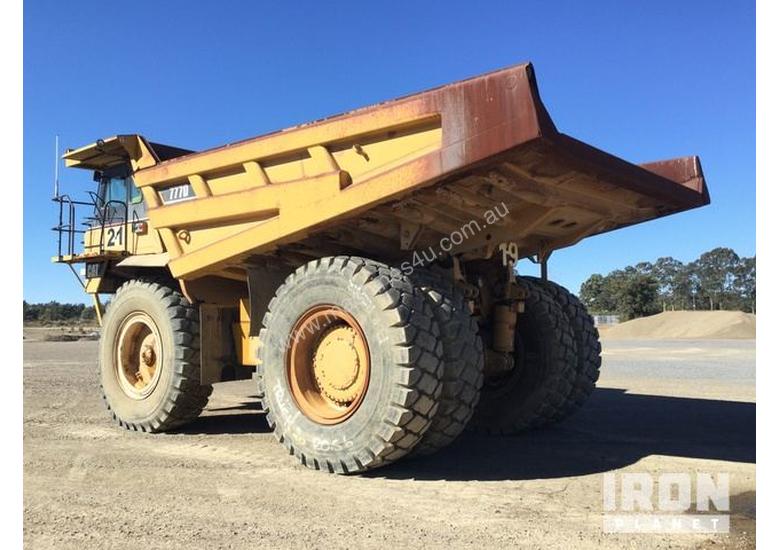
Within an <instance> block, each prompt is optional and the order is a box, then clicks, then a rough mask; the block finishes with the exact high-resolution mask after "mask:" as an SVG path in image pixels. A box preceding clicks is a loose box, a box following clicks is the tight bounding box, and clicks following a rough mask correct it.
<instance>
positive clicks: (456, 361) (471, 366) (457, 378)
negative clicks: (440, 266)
mask: <svg viewBox="0 0 780 550" xmlns="http://www.w3.org/2000/svg"><path fill="white" fill-rule="evenodd" d="M412 279H413V280H414V282H415V284H416V285H417V286H418V288H419V289H420V290H422V292H423V293H424V294H425V296H426V298H427V300H428V303H429V304H430V305H431V309H432V311H433V316H434V318H435V319H436V322H437V323H438V325H439V333H440V335H441V336H440V339H441V343H442V351H443V354H444V374H443V378H442V382H443V384H442V392H441V399H440V403H439V409H438V411H436V414H435V415H434V418H433V422H432V423H431V427H430V428H428V431H427V432H425V435H423V438H422V441H420V443H419V445H418V446H417V447H415V449H414V452H415V454H422V455H427V454H432V453H435V452H436V451H438V450H439V449H441V448H443V447H446V446H447V445H449V444H450V443H452V442H453V441H454V440H455V439H456V438H457V437H458V436H459V435H460V434H461V433H462V432H463V430H464V429H465V427H466V425H467V424H468V423H469V421H470V420H471V417H472V415H473V414H474V409H475V408H476V406H477V402H478V401H479V392H480V389H481V388H482V379H483V367H484V357H485V356H484V353H485V352H484V350H483V348H482V337H481V336H480V335H479V326H478V324H477V320H476V318H475V317H474V316H473V315H472V314H471V309H470V308H469V304H468V302H467V301H466V298H465V297H464V296H463V293H462V292H461V291H460V290H459V289H458V288H457V287H456V286H455V285H454V284H453V282H452V280H451V278H450V277H447V275H446V274H444V273H440V272H438V271H435V270H434V269H416V270H415V271H414V273H413V274H412Z"/></svg>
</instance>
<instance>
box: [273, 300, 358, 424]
mask: <svg viewBox="0 0 780 550" xmlns="http://www.w3.org/2000/svg"><path fill="white" fill-rule="evenodd" d="M290 341H291V345H290V349H289V351H288V354H287V374H288V380H289V383H290V389H291V390H292V395H293V398H294V399H295V402H296V404H297V405H298V408H299V409H300V410H301V412H303V413H304V414H305V415H306V416H307V417H309V418H310V419H311V420H314V421H315V422H319V423H321V424H336V423H339V422H343V421H344V420H346V419H347V418H348V417H349V416H351V415H352V414H353V413H354V412H355V411H356V410H357V408H358V407H359V406H360V403H361V402H362V400H363V397H364V396H365V393H366V391H367V389H368V379H369V371H370V361H369V353H368V344H367V342H366V339H365V336H364V334H363V331H362V329H361V328H360V325H359V324H358V323H357V321H356V320H355V318H354V317H353V316H352V315H350V314H349V313H347V312H346V311H344V310H342V309H340V308H337V307H335V306H319V307H317V308H313V309H312V310H309V311H308V312H306V313H305V314H304V315H302V316H301V318H300V319H299V320H298V322H297V323H296V325H295V327H294V329H293V333H292V335H291V339H290Z"/></svg>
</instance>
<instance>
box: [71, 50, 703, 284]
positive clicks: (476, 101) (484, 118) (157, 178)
mask: <svg viewBox="0 0 780 550" xmlns="http://www.w3.org/2000/svg"><path fill="white" fill-rule="evenodd" d="M139 140H140V143H141V144H146V146H147V147H148V148H149V149H152V148H153V146H151V145H149V144H148V143H147V142H146V141H145V140H143V139H142V138H139ZM136 149H138V150H142V149H144V147H136ZM79 151H80V154H81V155H82V157H84V158H86V153H84V151H85V150H79ZM130 155H131V156H132V157H133V159H132V160H133V166H134V168H136V172H135V174H134V180H135V184H136V185H137V186H139V187H140V188H141V189H142V191H143V194H144V198H145V199H146V202H147V204H148V205H149V206H150V209H149V220H150V224H151V226H152V227H154V228H155V229H157V230H159V231H160V237H161V240H162V246H164V248H165V251H166V252H167V253H168V256H167V257H168V258H169V259H170V261H169V266H170V268H171V270H172V272H173V274H174V276H177V277H181V278H185V279H190V278H196V277H199V276H202V275H206V274H222V275H230V276H240V274H242V273H243V268H245V267H246V266H247V265H250V264H252V263H254V262H258V261H263V259H265V258H267V257H268V256H275V257H278V258H280V259H287V260H290V259H291V258H293V259H302V260H307V259H310V258H312V257H318V256H322V255H325V254H330V253H335V254H344V253H350V252H354V253H360V254H361V255H364V256H368V257H374V258H382V259H386V260H398V261H401V260H403V259H405V258H409V257H410V255H411V254H412V251H414V250H426V249H429V248H431V247H432V248H433V249H435V250H439V249H440V247H441V243H442V239H443V238H444V239H450V240H451V242H449V245H448V248H447V250H446V251H447V252H448V253H453V254H460V255H461V256H462V257H463V258H464V259H465V260H469V259H477V258H487V257H491V256H492V255H493V254H495V253H496V251H497V247H498V246H499V243H502V242H506V241H511V242H514V243H516V244H517V247H518V253H519V255H520V257H523V256H527V255H532V254H537V253H546V252H550V251H552V250H555V249H557V248H562V247H565V246H570V245H572V244H574V243H576V242H578V241H579V240H581V239H582V238H584V237H587V236H590V235H595V234H598V233H602V232H605V231H610V230H613V229H616V228H619V227H624V226H626V225H631V224H635V223H639V222H642V221H646V220H651V219H654V218H658V217H660V216H665V215H668V214H672V213H675V212H680V211H683V210H688V209H691V208H696V207H698V206H702V205H705V204H708V202H709V195H708V192H707V187H706V184H705V181H704V176H703V174H702V169H701V166H700V163H699V159H698V158H697V157H695V156H692V157H684V158H678V159H673V160H667V161H661V162H652V163H647V164H640V165H636V164H632V163H630V162H626V161H624V160H621V159H619V158H617V157H614V156H612V155H610V154H608V153H605V152H603V151H601V150H599V149H596V148H595V147H592V146H590V145H587V144H585V143H582V142H581V141H578V140H576V139H574V138H572V137H569V136H567V135H565V134H562V133H560V132H558V130H557V129H556V127H555V125H554V124H553V122H552V120H551V118H550V116H549V115H548V113H547V110H546V109H545V107H544V105H543V104H542V102H541V100H540V98H539V93H538V90H537V86H536V80H535V77H534V71H533V67H532V66H531V65H530V64H524V65H517V66H513V67H510V68H507V69H503V70H499V71H495V72H492V73H489V74H485V75H482V76H479V77H476V78H472V79H468V80H464V81H460V82H456V83H453V84H449V85H446V86H442V87H439V88H436V89H433V90H429V91H427V92H422V93H419V94H415V95H411V96H407V97H403V98H400V99H396V100H393V101H388V102H385V103H381V104H378V105H374V106H371V107H366V108H363V109H359V110H356V111H353V112H350V113H346V114H343V115H338V116H335V117H331V118H328V119H324V120H320V121H316V122H313V123H310V124H305V125H302V126H298V127H294V128H290V129H287V130H284V131H280V132H276V133H272V134H269V135H265V136H261V137H258V138H254V139H250V140H246V141H242V142H238V143H234V144H231V145H227V146H224V147H220V148H216V149H211V150H207V151H203V152H199V153H192V154H184V155H183V156H176V157H174V158H170V160H161V158H162V155H155V154H153V153H152V154H151V155H148V158H146V159H144V158H141V157H140V156H139V155H141V156H142V155H143V151H141V152H140V153H138V152H136V153H135V155H134V154H133V153H130ZM74 158H75V157H74ZM66 159H67V155H66ZM74 164H76V165H77V164H78V162H77V161H74ZM489 210H493V211H495V212H498V213H499V214H503V213H504V212H506V214H505V215H503V216H500V217H499V219H497V220H495V223H492V224H491V223H484V222H485V213H486V212H487V211H489ZM472 220H476V221H477V222H478V223H477V225H478V226H479V228H478V229H477V225H474V224H473V223H472V224H471V229H468V230H467V229H465V226H466V225H467V224H469V222H471V221H472ZM456 233H460V236H459V235H456ZM453 236H454V238H452V237H453ZM461 236H463V237H464V238H461Z"/></svg>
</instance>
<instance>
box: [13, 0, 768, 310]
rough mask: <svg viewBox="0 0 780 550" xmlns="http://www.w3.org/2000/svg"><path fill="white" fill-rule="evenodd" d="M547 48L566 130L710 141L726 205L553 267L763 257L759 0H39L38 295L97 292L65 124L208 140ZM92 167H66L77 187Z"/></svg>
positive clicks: (34, 132)
mask: <svg viewBox="0 0 780 550" xmlns="http://www.w3.org/2000/svg"><path fill="white" fill-rule="evenodd" d="M523 61H532V62H533V63H534V65H535V68H536V73H537V78H538V81H539V86H540V90H541V94H542V99H543V101H544V102H545V105H546V106H547V108H548V110H549V111H550V114H551V115H552V117H553V120H554V121H555V123H556V125H557V126H558V129H559V130H561V131H562V132H565V133H567V134H570V135H572V136H574V137H576V138H578V139H581V140H583V141H586V142H587V143H590V144H592V145H595V146H597V147H599V148H601V149H604V150H606V151H608V152H610V153H613V154H616V155H618V156H620V157H623V158H625V159H627V160H630V161H633V162H645V161H651V160H658V159H664V158H671V157H677V156H683V155H689V154H698V155H700V156H701V157H702V164H703V167H704V170H705V174H706V176H707V181H708V184H709V187H710V193H711V195H712V205H710V206H708V207H705V208H703V209H699V210H696V211H692V212H687V213H683V214H678V215H675V216H671V217H668V218H664V219H661V220H656V221H653V222H649V223H645V224H641V225H638V226H635V227H632V228H627V229H622V230H620V231H615V232H612V233H608V234H605V235H602V236H598V237H594V238H591V239H588V240H586V241H584V242H582V243H580V244H578V245H577V246H575V247H572V248H570V249H566V250H563V251H559V252H557V253H556V254H554V255H553V258H552V260H551V263H550V276H551V278H553V279H554V280H557V281H559V282H561V283H562V284H564V285H566V286H568V287H569V288H571V289H572V290H575V291H578V290H579V285H580V284H581V283H582V281H583V280H584V279H586V278H587V277H588V276H589V275H590V274H591V273H594V272H608V271H610V270H612V269H616V268H620V267H623V266H625V265H627V264H633V263H636V262H639V261H642V260H654V259H655V258H657V257H659V256H674V257H676V258H679V259H680V260H683V261H690V260H693V259H694V258H696V257H697V256H698V255H699V254H700V253H701V252H703V251H706V250H709V249H711V248H713V247H716V246H729V247H732V248H734V249H735V250H736V251H737V253H738V254H740V255H743V256H744V255H752V254H754V253H755V219H756V218H755V184H756V172H755V145H756V144H755V7H754V4H753V3H751V2H744V1H706V2H705V1H701V2H694V1H691V2H680V1H677V2H674V1H671V2H660V1H656V2H646V3H638V2H637V3H633V2H631V3H629V2H544V1H539V2H531V1H527V2H489V1H483V2H456V1H451V2H419V1H418V2H404V1H395V2H386V3H381V2H342V3H337V2H314V1H311V2H295V3H292V2H291V3H282V2H273V3H272V2H250V1H234V2H206V1H204V2H183V1H166V2H152V1H143V0H139V1H137V2H133V3H124V2H123V3H119V2H104V1H103V2H97V1H77V2H62V1H48V0H47V1H44V0H28V1H26V2H25V4H24V298H25V299H26V300H28V301H33V302H37V301H46V300H50V299H57V300H60V301H86V299H85V298H86V295H84V294H83V292H82V291H81V289H80V287H79V286H78V284H77V282H76V281H75V279H74V277H73V275H72V274H71V273H70V272H69V270H68V269H67V268H66V267H65V266H60V265H52V264H51V263H50V258H51V256H52V255H53V254H55V246H56V241H55V236H54V234H53V233H52V232H51V231H49V228H50V227H51V226H53V225H54V224H55V223H56V209H55V205H54V204H53V203H51V202H50V201H49V197H50V195H51V190H52V179H53V166H54V160H53V150H54V135H55V134H59V135H60V142H61V145H62V147H78V146H81V145H84V144H86V143H89V142H92V141H94V140H95V139H97V138H100V137H106V136H111V135H114V134H117V133H140V134H143V135H145V136H147V137H148V138H150V139H152V140H153V141H159V142H162V143H169V144H172V145H179V146H182V147H186V148H190V149H203V148H207V147H212V146H216V145H221V144H223V143H227V142H231V141H236V140H239V139H244V138H248V137H252V136H255V135H258V134H262V133H266V132H268V131H272V130H276V129H279V128H283V127H287V126H291V125H294V124H297V123H301V122H306V121H308V120H311V119H316V118H321V117H323V116H326V115H329V114H334V113H338V112H341V111H345V110H348V109H352V108H355V107H359V106H362V105H366V104H371V103H375V102H377V101H381V100H385V99H390V98H393V97H395V96H399V95H402V94H407V93H410V92H415V91H418V90H422V89H425V88H429V87H432V86H436V85H439V84H443V83H446V82H449V81H452V80H458V79H461V78H466V77H469V76H473V75H476V74H479V73H481V72H485V71H489V70H493V69H496V68H499V67H502V66H506V65H511V64H514V63H518V62H523ZM89 176H90V175H89V173H87V172H83V171H76V170H70V171H61V177H60V181H61V185H62V187H63V189H64V190H66V191H68V192H70V193H71V194H79V193H80V192H82V191H83V190H86V189H90V188H92V185H93V184H92V183H91V182H90V181H89V180H90V177H89Z"/></svg>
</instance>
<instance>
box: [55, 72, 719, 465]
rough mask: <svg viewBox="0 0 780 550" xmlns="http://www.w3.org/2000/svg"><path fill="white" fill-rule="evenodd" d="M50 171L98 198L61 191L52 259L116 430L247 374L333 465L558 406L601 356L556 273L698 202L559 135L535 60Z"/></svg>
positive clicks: (303, 442)
mask: <svg viewBox="0 0 780 550" xmlns="http://www.w3.org/2000/svg"><path fill="white" fill-rule="evenodd" d="M64 162H65V165H66V166H68V167H73V168H83V169H86V170H90V171H92V172H93V174H94V176H93V178H94V181H95V182H96V183H97V191H96V192H94V193H92V194H91V195H90V196H91V199H90V200H85V201H74V200H72V199H71V198H69V197H68V196H67V195H63V196H57V198H56V199H55V200H57V201H58V202H59V205H60V220H59V223H58V225H57V226H56V227H55V230H56V231H57V232H58V233H59V236H60V238H59V250H58V254H57V256H56V257H55V258H54V261H56V262H61V263H65V264H69V265H70V266H71V269H73V270H74V272H76V271H75V269H74V268H73V264H77V263H83V264H85V266H84V268H83V273H84V275H85V278H84V280H83V281H82V282H83V284H84V288H85V290H86V292H87V293H89V294H91V295H92V296H93V297H94V300H95V304H96V310H97V313H98V317H99V320H100V322H101V326H102V329H101V332H102V334H101V340H100V352H99V354H100V382H101V387H102V392H103V398H104V400H105V404H106V406H107V408H108V410H109V411H110V414H111V416H112V417H113V419H114V420H115V421H116V422H117V423H118V424H119V425H120V426H122V427H124V428H127V429H129V430H137V431H144V432H162V431H167V430H174V429H177V428H179V427H181V426H183V425H184V424H186V423H188V422H190V421H192V420H193V419H194V418H196V417H197V416H198V415H199V413H200V412H201V411H202V409H203V408H204V406H205V405H206V403H207V401H208V398H209V394H210V393H211V390H212V385H213V384H214V383H217V382H220V381H224V380H230V379H236V378H243V377H247V378H249V377H250V376H251V375H252V369H256V370H255V372H254V376H255V378H256V381H257V388H258V392H259V396H260V400H261V402H262V406H263V409H264V410H265V411H266V413H267V421H268V423H269V425H270V426H271V427H272V428H273V430H274V433H275V434H276V437H277V438H278V440H279V441H280V442H281V443H282V444H283V445H284V446H286V448H287V449H288V451H289V452H290V454H293V455H295V456H296V457H297V458H298V459H299V460H300V462H302V463H303V464H305V465H306V466H308V467H310V468H314V469H320V470H326V471H329V472H338V473H349V472H358V471H363V470H368V469H371V468H376V467H379V466H382V465H385V464H389V463H391V462H393V461H396V460H398V459H401V458H403V457H405V456H407V455H422V454H429V453H433V452H435V451H437V450H439V449H441V448H442V447H444V446H446V445H447V444H449V443H450V442H452V441H453V440H454V439H455V438H457V437H458V435H459V434H460V433H461V432H462V431H463V430H464V429H465V428H467V427H469V426H470V427H472V428H474V429H476V430H484V431H487V432H491V433H498V434H511V433H516V432H519V431H522V430H527V429H532V428H537V427H541V426H545V425H548V424H550V423H553V422H556V421H559V420H561V419H562V418H564V417H566V416H567V415H569V414H571V413H572V412H573V411H575V410H576V409H577V407H579V406H580V405H581V404H582V403H583V402H584V401H585V400H586V399H587V397H588V395H589V394H590V393H591V392H592V390H593V388H594V384H595V382H596V379H597V378H598V375H599V367H600V362H601V360H600V349H601V348H600V344H599V339H598V332H597V330H596V328H595V327H594V324H593V320H592V318H591V317H590V315H588V312H587V311H586V309H585V307H584V306H583V304H582V303H580V301H579V300H578V299H577V298H576V297H575V296H574V295H573V294H571V293H570V292H569V291H567V290H566V289H564V288H563V287H561V286H559V285H557V284H555V283H554V282H552V281H550V280H548V278H547V269H546V266H547V261H548V258H549V257H550V255H551V254H552V253H553V252H554V251H555V250H558V249H561V248H564V247H568V246H571V245H574V244H576V243H577V242H579V241H580V240H582V239H583V238H585V237H589V236H592V235H597V234H600V233H604V232H606V231H612V230H614V229H618V228H621V227H624V226H627V225H632V224H636V223H639V222H643V221H647V220H652V219H655V218H658V217H661V216H666V215H669V214H673V213H676V212H681V211H684V210H688V209H691V208H695V207H699V206H702V205H706V204H708V203H709V196H708V192H707V187H706V184H705V181H704V176H703V174H702V169H701V166H700V163H699V160H698V158H697V157H685V158H677V159H673V160H667V161H661V162H651V163H647V164H640V165H636V164H632V163H629V162H626V161H624V160H621V159H619V158H616V157H614V156H612V155H610V154H608V153H605V152H603V151H600V150H599V149H596V148H594V147H591V146H590V145H586V144H585V143H583V142H581V141H578V140H576V139H574V138H572V137H569V136H567V135H565V134H563V133H561V132H559V131H558V130H557V129H556V127H555V125H554V124H553V121H552V120H551V118H550V116H549V115H548V113H547V111H546V109H545V107H544V106H543V104H542V102H541V101H540V98H539V93H538V90H537V85H536V81H535V77H534V71H533V68H532V66H531V65H530V64H524V65H517V66H513V67H510V68H507V69H503V70H499V71H496V72H492V73H489V74H485V75H482V76H478V77H476V78H472V79H468V80H464V81H460V82H456V83H453V84H449V85H446V86H442V87H440V88H436V89H432V90H429V91H426V92H422V93H418V94H415V95H410V96H408V97H402V98H400V99H395V100H393V101H388V102H385V103H381V104H378V105H374V106H371V107H366V108H362V109H358V110H355V111H352V112H349V113H346V114H342V115H338V116H334V117H331V118H327V119H323V120H318V121H314V122H311V123H308V124H303V125H300V126H296V127H292V128H289V129H286V130H282V131H278V132H275V133H271V134H268V135H264V136H260V137H257V138H253V139H248V140H245V141H240V142H237V143H232V144H230V145H226V146H223V147H218V148H214V149H209V150H205V151H201V152H192V151H188V150H184V149H180V148H177V147H171V146H167V145H162V144H158V143H154V142H151V141H148V140H147V139H145V138H144V137H142V136H140V135H117V136H115V137H110V138H106V139H102V140H98V141H97V142H95V143H93V144H91V145H87V146H85V147H82V148H80V149H75V150H68V151H67V152H66V153H65V154H64ZM84 208H87V209H88V210H89V214H90V215H89V216H88V217H87V219H86V220H84V221H83V222H81V223H83V225H80V226H79V225H77V215H76V212H77V211H79V210H80V209H84ZM77 239H83V248H82V247H81V246H78V247H77V246H76V240H77ZM77 248H78V250H77ZM525 258H528V259H531V260H533V261H535V262H538V263H539V264H540V266H541V267H540V277H519V276H517V275H516V271H515V269H514V263H515V262H516V261H518V260H521V259H525ZM77 275H78V273H77ZM104 294H110V295H112V297H111V299H110V302H109V303H108V305H107V307H106V308H105V311H103V308H102V305H101V301H100V299H99V298H98V297H99V296H100V295H104Z"/></svg>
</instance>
